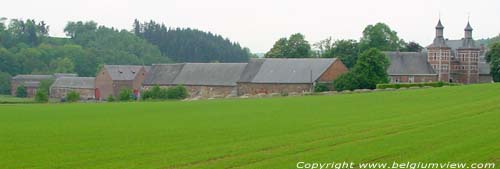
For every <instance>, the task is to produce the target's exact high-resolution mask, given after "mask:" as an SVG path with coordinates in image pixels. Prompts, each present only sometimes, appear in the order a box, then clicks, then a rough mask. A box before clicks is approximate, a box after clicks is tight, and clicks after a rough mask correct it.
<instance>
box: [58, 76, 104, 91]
mask: <svg viewBox="0 0 500 169" xmlns="http://www.w3.org/2000/svg"><path fill="white" fill-rule="evenodd" d="M94 81H95V78H94V77H60V78H57V79H56V80H55V81H54V83H53V84H52V86H51V88H54V87H60V88H75V89H94V88H95V87H94Z"/></svg>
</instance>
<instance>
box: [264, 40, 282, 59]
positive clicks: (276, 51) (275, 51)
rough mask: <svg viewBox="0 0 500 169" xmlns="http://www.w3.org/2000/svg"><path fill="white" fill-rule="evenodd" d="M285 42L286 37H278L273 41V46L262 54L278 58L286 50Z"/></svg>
mask: <svg viewBox="0 0 500 169" xmlns="http://www.w3.org/2000/svg"><path fill="white" fill-rule="evenodd" d="M287 43H288V39H286V38H281V39H279V40H278V41H276V42H275V43H274V45H273V48H271V50H269V52H267V53H266V54H265V55H264V56H265V57H266V58H279V57H284V56H286V51H287V50H288V49H287V47H288V46H287Z"/></svg>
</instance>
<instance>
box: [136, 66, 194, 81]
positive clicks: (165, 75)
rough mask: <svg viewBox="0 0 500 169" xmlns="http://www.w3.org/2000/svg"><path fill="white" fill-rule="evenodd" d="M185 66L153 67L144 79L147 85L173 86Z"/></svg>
mask: <svg viewBox="0 0 500 169" xmlns="http://www.w3.org/2000/svg"><path fill="white" fill-rule="evenodd" d="M182 67H184V64H183V63H181V64H157V65H153V66H151V70H150V71H149V73H148V74H147V75H146V78H145V79H144V84H145V85H169V84H173V82H174V80H175V78H176V77H177V75H178V74H179V73H180V72H181V70H182Z"/></svg>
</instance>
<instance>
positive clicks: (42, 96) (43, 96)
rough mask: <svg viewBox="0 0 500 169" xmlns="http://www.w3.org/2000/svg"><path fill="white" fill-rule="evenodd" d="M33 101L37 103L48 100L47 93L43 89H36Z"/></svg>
mask: <svg viewBox="0 0 500 169" xmlns="http://www.w3.org/2000/svg"><path fill="white" fill-rule="evenodd" d="M35 101H36V102H39V103H47V102H49V94H48V92H47V91H45V90H38V91H36V94H35Z"/></svg>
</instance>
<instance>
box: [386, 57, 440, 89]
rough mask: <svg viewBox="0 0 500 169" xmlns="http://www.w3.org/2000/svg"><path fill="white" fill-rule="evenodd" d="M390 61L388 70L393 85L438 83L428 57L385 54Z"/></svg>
mask: <svg viewBox="0 0 500 169" xmlns="http://www.w3.org/2000/svg"><path fill="white" fill-rule="evenodd" d="M385 54H386V55H387V57H388V58H389V61H390V63H391V64H390V66H389V68H388V69H387V74H389V78H390V82H391V83H419V82H434V81H437V78H438V75H437V73H436V72H434V69H432V67H431V65H430V64H429V62H427V58H426V55H425V54H424V53H420V52H385Z"/></svg>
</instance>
